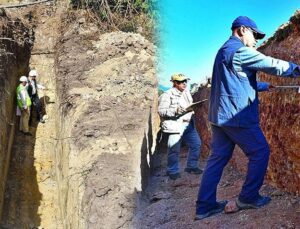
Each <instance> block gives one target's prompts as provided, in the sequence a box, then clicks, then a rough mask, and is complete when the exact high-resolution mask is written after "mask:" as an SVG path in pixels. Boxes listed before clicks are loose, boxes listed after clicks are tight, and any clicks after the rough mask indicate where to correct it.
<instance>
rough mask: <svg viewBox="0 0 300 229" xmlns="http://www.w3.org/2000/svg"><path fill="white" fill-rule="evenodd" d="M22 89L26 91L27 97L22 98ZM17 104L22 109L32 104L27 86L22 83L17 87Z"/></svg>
mask: <svg viewBox="0 0 300 229" xmlns="http://www.w3.org/2000/svg"><path fill="white" fill-rule="evenodd" d="M22 91H24V92H25V98H22V93H21V92H22ZM17 104H18V107H19V108H20V109H23V108H24V107H25V106H26V107H30V106H31V99H30V97H29V95H28V92H27V88H26V86H23V85H22V84H19V86H18V87H17Z"/></svg>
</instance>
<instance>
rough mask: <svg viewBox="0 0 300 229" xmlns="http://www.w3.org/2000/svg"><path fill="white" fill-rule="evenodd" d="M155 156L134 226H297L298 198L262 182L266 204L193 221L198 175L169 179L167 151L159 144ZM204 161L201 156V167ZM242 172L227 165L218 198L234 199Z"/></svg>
mask: <svg viewBox="0 0 300 229" xmlns="http://www.w3.org/2000/svg"><path fill="white" fill-rule="evenodd" d="M160 147H161V148H160V149H159V150H158V153H157V154H156V155H155V156H154V164H155V165H156V166H155V168H154V170H153V172H152V176H151V179H150V182H149V185H148V189H147V190H146V192H145V195H144V204H143V207H142V208H141V209H139V211H140V213H139V217H138V218H139V221H138V226H137V228H156V229H158V228H159V229H167V228H170V229H171V228H172V229H173V228H230V229H231V228H300V197H296V196H294V195H291V194H288V193H286V192H283V191H280V190H279V189H277V188H275V187H272V186H270V185H267V184H264V185H263V187H262V189H261V193H262V194H264V195H270V196H271V197H272V201H271V203H270V204H269V205H267V206H265V207H264V208H261V209H258V210H243V211H239V212H237V213H234V214H224V213H221V214H218V215H215V216H212V217H209V218H206V219H204V220H202V221H194V216H195V201H196V198H197V193H198V187H199V181H200V179H201V175H200V176H198V175H190V174H187V173H184V172H182V173H181V175H182V177H181V178H180V179H178V180H176V181H171V180H170V179H169V178H168V177H167V176H166V153H165V152H166V151H165V147H164V146H163V147H162V146H160ZM186 155H187V149H186V148H184V149H183V152H182V154H181V168H182V170H183V168H184V163H185V162H186ZM204 164H205V161H204V160H202V159H201V167H203V166H204ZM244 176H245V174H244V173H241V172H239V171H238V170H237V169H235V168H234V167H233V166H232V165H228V166H227V167H226V168H225V170H224V173H223V177H222V179H221V182H220V184H219V189H218V194H217V196H218V199H219V200H224V199H226V200H234V199H235V198H236V197H237V195H238V194H239V191H240V189H241V186H242V183H243V180H244Z"/></svg>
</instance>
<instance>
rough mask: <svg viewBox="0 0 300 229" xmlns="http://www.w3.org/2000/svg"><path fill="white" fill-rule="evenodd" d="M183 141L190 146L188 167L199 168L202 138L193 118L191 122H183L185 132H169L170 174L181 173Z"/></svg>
mask: <svg viewBox="0 0 300 229" xmlns="http://www.w3.org/2000/svg"><path fill="white" fill-rule="evenodd" d="M182 141H184V142H185V143H186V144H187V145H188V147H189V152H188V157H187V164H186V167H187V168H198V166H199V163H198V160H199V155H200V147H201V140H200V137H199V135H198V132H197V130H196V127H195V124H194V120H193V119H192V120H191V121H190V122H189V123H188V122H187V123H183V132H181V133H179V134H169V138H168V168H167V171H168V173H169V174H174V173H179V153H180V148H181V142H182Z"/></svg>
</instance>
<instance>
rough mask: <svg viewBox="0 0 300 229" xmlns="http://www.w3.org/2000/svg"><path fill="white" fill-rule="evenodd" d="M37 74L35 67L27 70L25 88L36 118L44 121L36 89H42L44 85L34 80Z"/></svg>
mask: <svg viewBox="0 0 300 229" xmlns="http://www.w3.org/2000/svg"><path fill="white" fill-rule="evenodd" d="M37 76H38V73H37V71H36V70H35V69H33V70H31V71H30V72H29V74H28V85H27V90H28V94H29V96H30V99H31V101H32V105H33V106H32V107H34V108H35V110H36V112H37V118H38V120H39V122H41V123H45V120H44V119H43V112H42V104H41V101H40V98H39V95H38V90H39V89H42V90H44V89H45V87H44V86H43V85H41V84H38V83H37V81H36V77H37ZM32 107H31V108H32ZM31 111H32V110H31Z"/></svg>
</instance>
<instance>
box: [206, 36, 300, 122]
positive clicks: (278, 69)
mask: <svg viewBox="0 0 300 229" xmlns="http://www.w3.org/2000/svg"><path fill="white" fill-rule="evenodd" d="M257 71H262V72H265V73H268V74H272V75H278V76H290V77H294V76H299V75H300V68H299V66H298V65H296V64H294V63H290V62H286V61H283V60H279V59H275V58H272V57H269V56H265V55H264V54H262V53H260V52H258V51H257V50H255V49H254V48H249V47H246V46H245V45H244V44H243V43H242V41H241V40H240V39H239V38H238V37H235V36H231V37H230V38H229V40H228V41H226V42H225V44H224V45H223V46H222V47H221V48H220V50H219V51H218V53H217V56H216V59H215V63H214V68H213V75H212V87H211V96H210V106H209V113H208V119H209V121H210V122H211V123H212V124H214V125H217V126H235V127H249V126H251V125H256V124H259V110H258V104H259V100H258V94H257V92H258V91H264V90H268V83H264V82H257V80H256V73H257Z"/></svg>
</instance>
